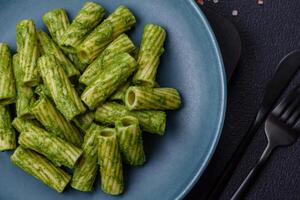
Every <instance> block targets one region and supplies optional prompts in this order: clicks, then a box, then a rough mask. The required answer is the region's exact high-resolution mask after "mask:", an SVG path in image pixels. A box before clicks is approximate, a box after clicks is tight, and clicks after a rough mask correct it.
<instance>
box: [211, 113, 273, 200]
mask: <svg viewBox="0 0 300 200" xmlns="http://www.w3.org/2000/svg"><path fill="white" fill-rule="evenodd" d="M267 114H268V111H266V110H263V109H260V110H259V111H258V113H257V115H256V117H255V119H254V120H253V122H252V124H251V126H250V128H249V129H248V131H247V133H246V134H245V135H244V137H243V138H242V141H241V143H240V144H239V145H238V147H237V149H236V150H235V152H234V153H233V155H232V157H231V159H230V160H229V162H228V164H227V165H226V167H225V168H224V170H223V171H222V173H221V174H220V176H219V177H218V178H217V182H216V183H215V186H214V187H213V188H212V189H211V191H210V192H209V193H208V195H207V197H206V198H205V199H207V200H216V199H219V198H220V196H221V194H222V192H223V190H224V189H225V188H226V186H227V184H228V181H229V180H230V178H231V176H232V174H233V172H234V170H235V169H236V167H237V165H238V164H239V161H240V160H241V158H242V157H243V155H244V153H245V151H246V149H247V147H248V146H249V144H250V142H251V140H252V138H253V136H254V135H255V133H256V132H257V131H258V129H259V127H260V126H261V125H262V123H263V122H264V120H265V118H266V117H267Z"/></svg>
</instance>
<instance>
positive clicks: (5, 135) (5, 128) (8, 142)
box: [0, 106, 16, 151]
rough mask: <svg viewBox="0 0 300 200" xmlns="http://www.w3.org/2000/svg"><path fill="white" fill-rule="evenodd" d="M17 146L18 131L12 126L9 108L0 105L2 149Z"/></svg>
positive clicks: (0, 140) (0, 145)
mask: <svg viewBox="0 0 300 200" xmlns="http://www.w3.org/2000/svg"><path fill="white" fill-rule="evenodd" d="M15 148H16V133H15V131H14V129H13V128H12V126H11V118H10V113H9V111H8V108H7V107H5V106H0V151H5V150H11V149H15Z"/></svg>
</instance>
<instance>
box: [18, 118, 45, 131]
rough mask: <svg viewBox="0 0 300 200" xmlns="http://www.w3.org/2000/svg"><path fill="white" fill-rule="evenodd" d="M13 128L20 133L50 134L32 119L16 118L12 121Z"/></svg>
mask: <svg viewBox="0 0 300 200" xmlns="http://www.w3.org/2000/svg"><path fill="white" fill-rule="evenodd" d="M12 125H13V127H14V128H15V129H16V130H17V131H18V132H19V133H22V132H41V134H48V132H47V131H46V130H44V129H43V128H41V125H40V124H39V123H38V122H37V121H35V120H32V119H24V118H21V117H16V118H14V120H13V121H12Z"/></svg>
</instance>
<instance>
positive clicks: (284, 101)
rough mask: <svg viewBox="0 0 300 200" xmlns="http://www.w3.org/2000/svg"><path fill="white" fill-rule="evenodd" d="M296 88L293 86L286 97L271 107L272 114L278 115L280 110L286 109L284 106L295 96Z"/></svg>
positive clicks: (280, 112)
mask: <svg viewBox="0 0 300 200" xmlns="http://www.w3.org/2000/svg"><path fill="white" fill-rule="evenodd" d="M297 90H298V88H297V87H296V88H294V89H293V90H292V92H290V94H289V95H288V96H287V97H285V98H283V99H282V100H281V102H280V103H279V104H278V105H277V106H276V107H275V108H274V109H273V111H272V114H273V115H275V116H277V117H279V116H280V115H281V114H282V112H283V111H284V110H285V109H286V107H287V106H288V105H289V104H290V103H291V102H292V101H293V99H294V98H295V97H296V96H297Z"/></svg>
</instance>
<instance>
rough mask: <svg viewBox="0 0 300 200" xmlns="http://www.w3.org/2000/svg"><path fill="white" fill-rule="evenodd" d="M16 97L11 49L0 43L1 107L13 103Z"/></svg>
mask: <svg viewBox="0 0 300 200" xmlns="http://www.w3.org/2000/svg"><path fill="white" fill-rule="evenodd" d="M16 95H17V92H16V84H15V79H14V74H13V69H12V57H11V53H10V49H9V47H8V45H7V44H5V43H0V105H8V104H11V103H13V102H14V101H15V98H16Z"/></svg>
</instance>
